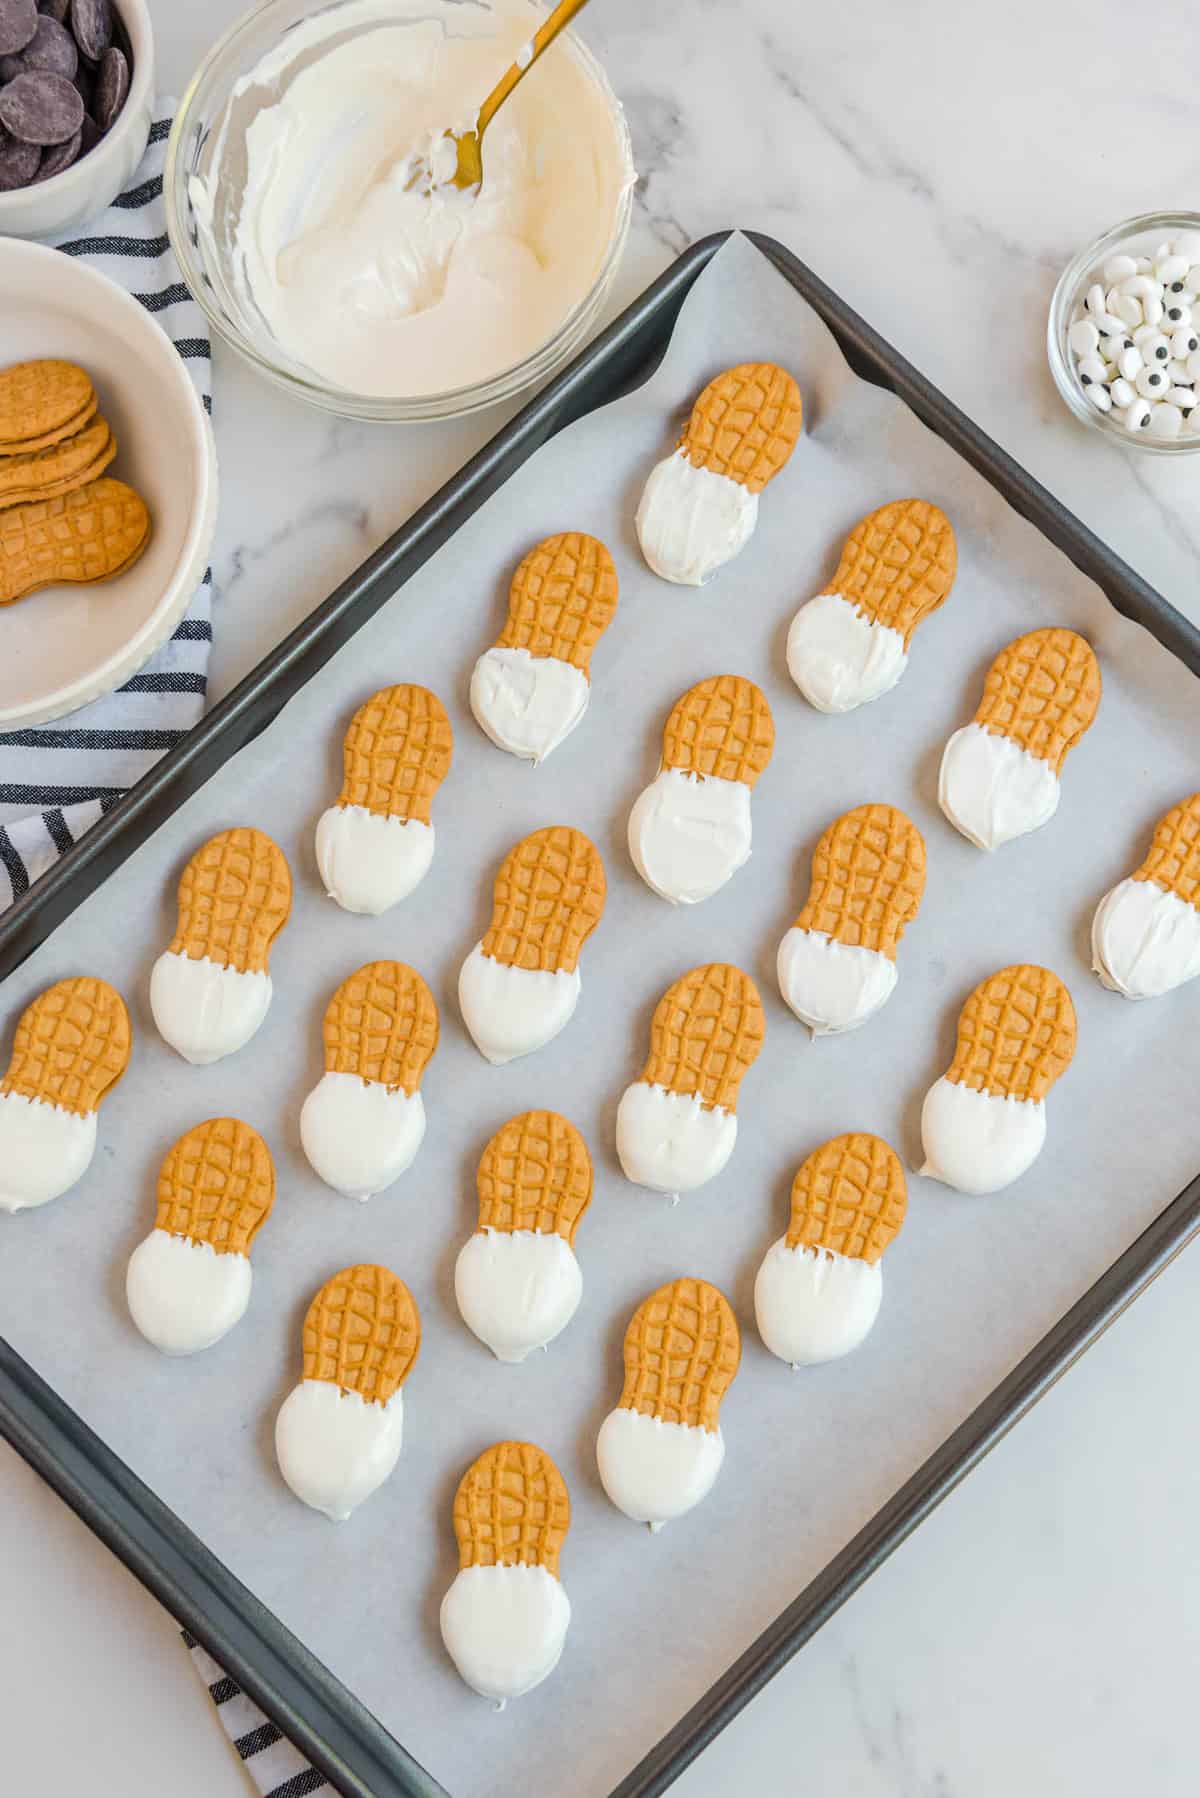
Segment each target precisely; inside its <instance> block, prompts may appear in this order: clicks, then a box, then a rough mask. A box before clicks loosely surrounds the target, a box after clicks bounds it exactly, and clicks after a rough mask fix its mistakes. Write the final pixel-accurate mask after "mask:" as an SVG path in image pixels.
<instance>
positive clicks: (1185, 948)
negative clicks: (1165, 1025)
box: [1092, 793, 1200, 999]
mask: <svg viewBox="0 0 1200 1798" xmlns="http://www.w3.org/2000/svg"><path fill="white" fill-rule="evenodd" d="M1092 966H1093V968H1094V969H1095V971H1096V973H1097V974H1099V976H1100V979H1101V981H1102V982H1103V983H1104V985H1105V986H1106V987H1108V988H1109V989H1110V990H1111V991H1112V992H1114V993H1121V994H1123V995H1124V997H1125V998H1126V999H1155V998H1157V997H1158V996H1159V995H1160V994H1161V993H1169V992H1171V991H1172V990H1173V988H1175V987H1177V986H1182V985H1183V984H1184V982H1185V981H1187V980H1194V979H1195V978H1196V975H1197V974H1200V793H1193V794H1192V796H1191V798H1190V799H1185V800H1184V801H1183V803H1182V805H1176V806H1172V808H1171V810H1170V811H1169V812H1168V813H1167V814H1166V816H1165V817H1164V818H1160V819H1159V821H1158V823H1157V825H1156V826H1155V829H1154V840H1153V842H1152V843H1151V845H1150V853H1149V854H1148V855H1147V857H1146V859H1145V861H1144V862H1143V863H1142V865H1141V867H1140V868H1135V869H1134V871H1133V873H1132V874H1131V875H1130V876H1129V877H1128V879H1127V880H1122V881H1119V882H1118V883H1117V885H1116V886H1115V887H1113V889H1112V891H1111V892H1110V893H1106V894H1105V895H1104V898H1103V899H1102V900H1101V901H1100V903H1099V905H1098V906H1097V907H1096V915H1095V917H1094V918H1093V920H1092Z"/></svg>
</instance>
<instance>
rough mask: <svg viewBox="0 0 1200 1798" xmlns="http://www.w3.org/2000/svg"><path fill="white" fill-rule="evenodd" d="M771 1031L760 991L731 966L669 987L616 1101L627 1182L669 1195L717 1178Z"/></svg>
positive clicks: (707, 969) (710, 967)
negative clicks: (638, 1065) (640, 1060)
mask: <svg viewBox="0 0 1200 1798" xmlns="http://www.w3.org/2000/svg"><path fill="white" fill-rule="evenodd" d="M765 1033H766V1020H765V1018H764V1016H763V1008H762V1000H761V999H760V998H759V996H758V988H757V987H756V986H755V984H754V982H753V981H752V980H751V978H750V976H749V974H743V973H742V970H741V969H740V968H734V967H730V965H729V964H728V963H727V962H710V963H708V964H706V965H705V966H703V967H699V968H693V969H692V970H691V972H690V973H688V974H684V975H683V976H682V977H681V978H680V979H679V980H677V981H676V982H675V983H674V985H673V986H670V987H668V988H667V991H666V992H665V993H664V994H663V996H662V998H661V999H660V1000H659V1002H658V1005H657V1006H656V1008H655V1012H654V1017H653V1019H652V1021H651V1024H650V1054H649V1056H648V1058H647V1061H646V1065H645V1067H644V1068H643V1069H642V1071H641V1073H640V1074H639V1075H638V1077H637V1079H636V1080H635V1081H634V1082H633V1084H632V1086H627V1087H626V1088H625V1092H624V1094H623V1095H622V1098H621V1103H620V1105H619V1106H618V1107H617V1154H618V1156H619V1157H620V1161H621V1166H622V1168H623V1169H624V1171H625V1176H626V1178H627V1179H629V1180H632V1181H634V1182H635V1184H636V1185H638V1186H648V1187H649V1188H650V1189H651V1191H652V1192H665V1193H669V1194H670V1195H671V1197H672V1198H678V1197H679V1195H680V1194H681V1193H685V1192H694V1191H695V1189H696V1188H697V1187H698V1186H703V1185H704V1184H705V1182H706V1181H708V1180H712V1179H715V1177H716V1176H717V1175H718V1174H719V1173H720V1172H721V1170H722V1168H723V1167H724V1166H725V1164H726V1162H727V1161H728V1160H729V1157H730V1156H731V1155H732V1154H733V1145H734V1143H735V1142H736V1141H737V1127H738V1125H737V1103H738V1093H739V1091H740V1088H741V1084H742V1079H743V1077H744V1076H745V1074H746V1071H747V1069H748V1068H750V1067H752V1066H753V1064H754V1062H755V1061H756V1060H757V1058H758V1053H759V1050H760V1049H761V1048H762V1045H763V1037H764V1035H765Z"/></svg>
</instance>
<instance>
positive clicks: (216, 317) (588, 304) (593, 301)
mask: <svg viewBox="0 0 1200 1798" xmlns="http://www.w3.org/2000/svg"><path fill="white" fill-rule="evenodd" d="M270 10H271V8H270V0H268V3H267V5H265V6H264V5H258V6H254V7H251V9H250V11H249V12H247V13H244V14H243V15H242V17H241V18H240V19H237V20H236V21H235V22H234V23H233V24H232V25H231V26H230V27H229V29H228V30H227V31H226V32H224V33H223V34H222V36H221V37H220V38H218V39H217V42H216V43H215V44H214V45H213V47H212V49H211V50H210V51H209V52H208V54H207V56H205V57H204V59H203V60H202V61H201V63H200V64H199V66H198V68H197V69H196V72H195V74H194V75H193V76H192V79H191V81H190V82H189V83H188V86H187V90H186V92H185V93H184V96H183V98H182V100H181V101H180V103H179V106H178V109H177V110H176V113H175V122H174V124H173V125H172V127H171V134H170V137H169V138H168V140H167V153H166V160H165V164H164V169H163V195H164V199H165V203H166V219H167V236H168V238H169V239H170V243H171V247H172V249H173V250H174V252H175V256H176V260H177V261H178V263H179V267H180V270H181V272H182V274H183V277H184V280H185V282H186V284H187V287H188V290H189V291H190V293H191V295H192V298H193V299H194V300H195V301H196V303H197V305H198V306H199V307H200V309H201V311H202V312H203V313H204V315H205V317H206V318H207V319H208V322H209V324H210V326H211V327H212V329H213V330H214V331H215V332H216V333H217V334H218V336H219V337H221V338H222V339H223V340H224V342H226V343H228V344H229V345H230V346H231V347H232V348H233V349H235V350H236V351H237V352H238V354H239V355H241V356H243V357H244V358H245V360H246V361H247V362H249V363H250V364H251V366H252V367H254V368H256V369H257V370H258V372H259V373H260V374H261V375H264V376H265V377H266V378H267V380H269V381H271V382H272V383H273V384H274V385H275V386H276V387H281V388H283V390H284V391H285V392H287V393H292V394H295V395H297V396H298V397H299V398H300V399H303V400H306V401H307V402H308V403H309V405H313V406H317V407H319V408H321V410H322V411H325V412H333V413H335V414H337V415H338V416H339V417H341V418H355V419H361V420H363V421H366V422H368V423H369V422H375V423H380V424H411V423H420V422H421V421H423V420H433V419H442V418H463V417H465V416H466V415H467V414H469V413H471V412H480V411H482V410H483V409H484V408H485V407H487V406H494V405H497V404H498V403H499V402H500V401H501V400H506V399H511V398H512V397H513V396H514V395H515V394H518V393H521V392H522V391H523V390H524V389H525V388H527V387H530V386H532V385H533V384H534V383H535V382H536V381H540V380H543V379H545V378H546V377H547V376H548V375H550V374H552V373H553V372H554V371H555V369H557V368H558V367H559V366H560V365H561V364H562V363H563V362H565V361H566V359H567V357H568V356H570V355H571V353H572V352H573V351H574V350H575V349H576V348H577V347H578V346H579V344H580V342H581V340H582V339H583V337H584V336H585V335H586V333H587V330H588V327H589V326H590V325H591V324H592V322H593V320H594V319H595V317H596V315H597V313H598V312H599V310H600V308H601V306H602V305H603V304H604V301H605V299H606V297H607V294H608V290H609V288H610V286H611V285H612V281H613V277H614V275H615V274H616V270H617V266H618V264H619V262H620V260H621V255H622V252H623V250H624V248H625V241H626V238H627V237H628V235H629V224H630V219H631V216H632V213H633V190H634V183H635V179H636V176H635V171H634V163H633V145H632V140H631V138H630V134H629V122H628V120H627V119H626V117H625V111H624V108H623V107H622V105H621V102H620V100H619V98H618V96H617V94H616V92H615V90H614V89H613V86H612V84H611V82H610V81H609V79H608V76H607V74H606V73H605V71H604V68H603V67H602V65H601V64H600V62H599V61H598V59H597V58H596V57H595V56H594V55H593V53H592V51H591V50H589V49H588V47H587V45H586V44H585V43H584V42H583V39H582V38H580V37H579V36H578V35H577V34H576V33H575V32H574V31H572V30H570V29H568V30H567V31H565V32H564V33H563V37H564V39H565V40H566V42H567V43H568V45H569V48H570V51H571V53H572V54H574V55H575V56H576V57H578V59H579V61H580V62H581V63H582V64H583V66H584V68H585V69H586V70H587V72H588V73H589V74H590V75H591V77H592V78H593V80H595V81H596V83H597V84H598V86H599V88H600V90H601V92H602V93H603V94H604V95H605V96H606V97H607V99H608V101H609V103H610V107H611V111H612V115H613V120H614V123H615V125H616V127H617V130H618V132H619V134H620V139H621V146H622V149H623V151H624V154H625V160H626V163H627V166H628V169H629V181H628V183H627V184H626V186H625V189H624V191H623V192H622V194H621V198H620V203H619V205H618V208H617V215H616V218H615V219H614V221H613V230H612V235H611V237H610V238H609V243H608V248H607V250H606V251H605V255H604V261H603V262H602V263H601V265H600V270H599V272H598V274H597V276H596V279H595V281H594V282H593V284H592V287H591V288H590V290H589V291H588V292H587V293H586V294H585V295H584V297H583V299H582V300H580V301H579V303H578V305H577V306H575V307H574V308H573V309H572V310H571V311H570V312H569V313H568V314H567V316H566V318H565V319H563V321H562V323H561V324H560V325H559V327H558V329H557V330H556V331H555V332H554V333H553V335H552V336H550V337H548V338H547V339H546V341H545V343H543V344H541V345H540V346H539V348H538V349H536V350H535V351H533V353H532V354H531V355H530V356H527V357H526V358H525V360H524V361H523V362H517V363H514V364H513V365H512V366H511V367H510V368H506V369H501V370H500V371H499V372H498V373H497V374H495V375H489V376H488V378H487V380H486V381H478V382H475V383H473V384H471V385H468V386H466V387H454V388H449V389H447V390H446V391H445V392H442V393H425V394H417V395H410V396H404V395H389V396H388V397H387V398H379V397H377V396H374V395H370V394H361V393H354V392H352V391H350V390H349V389H347V388H342V387H335V386H333V385H332V384H331V383H328V382H324V381H322V380H321V379H320V378H319V377H318V376H313V377H312V378H311V379H306V378H305V377H304V376H303V375H300V374H295V373H293V372H292V371H291V370H290V369H287V368H283V367H281V366H280V365H279V364H278V363H276V362H273V361H271V360H270V358H269V357H267V356H265V355H264V354H263V353H262V351H261V350H260V349H259V348H258V347H257V346H256V345H255V344H254V343H253V342H252V341H251V340H250V338H248V337H247V336H246V334H245V333H244V332H243V331H242V330H240V329H239V328H238V326H237V325H236V324H234V323H233V321H232V320H231V319H229V318H227V317H226V315H225V313H224V312H223V311H222V310H221V308H220V307H219V306H218V305H217V304H216V303H215V302H214V301H213V300H212V298H211V297H210V293H209V290H208V284H207V282H206V281H205V280H203V279H202V278H198V274H197V270H196V265H195V261H194V258H193V255H192V246H191V239H190V235H189V232H188V226H187V222H186V213H185V208H186V176H185V175H184V174H183V170H182V166H181V156H182V149H183V145H184V143H185V141H186V138H187V135H188V132H189V130H190V128H191V116H192V109H193V107H194V106H195V104H196V101H197V97H198V95H199V93H200V90H201V88H202V87H203V86H204V85H205V83H206V82H207V81H208V79H209V78H210V76H212V74H213V73H214V71H215V70H216V69H217V68H218V67H219V66H220V65H222V64H223V63H225V61H226V60H227V59H228V58H230V57H231V56H232V55H233V53H234V52H235V50H236V47H237V44H238V41H239V39H240V38H241V37H242V35H243V33H244V32H246V31H248V30H249V29H250V28H251V27H261V26H262V23H263V14H264V12H268V11H270ZM317 10H324V9H323V8H318V9H317ZM242 72H244V71H240V70H239V74H240V73H242Z"/></svg>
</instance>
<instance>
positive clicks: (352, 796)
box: [317, 686, 454, 917]
mask: <svg viewBox="0 0 1200 1798" xmlns="http://www.w3.org/2000/svg"><path fill="white" fill-rule="evenodd" d="M453 750H454V733H453V731H452V730H451V728H450V720H449V718H447V716H446V709H445V707H444V706H443V704H442V702H441V700H440V699H439V698H438V697H437V695H436V693H431V692H430V691H429V690H428V688H427V687H413V686H399V687H384V688H382V689H381V691H380V692H378V693H374V694H372V696H371V698H370V699H368V700H366V701H365V702H364V703H363V704H362V705H360V706H359V708H358V710H357V712H355V714H354V717H353V718H352V719H351V721H350V728H349V730H348V731H347V732H346V740H345V744H344V747H343V751H342V755H343V767H344V773H343V780H342V790H341V792H340V793H339V794H338V796H337V800H336V802H335V803H334V804H333V805H331V806H330V807H329V809H328V810H327V811H324V812H322V814H321V817H320V819H319V821H318V823H317V867H318V868H319V869H320V873H321V879H322V881H323V883H324V886H325V891H326V892H327V893H328V894H329V897H330V898H331V899H336V900H337V902H338V904H339V905H340V906H341V907H342V908H343V909H344V910H345V911H352V912H366V913H367V914H368V915H369V916H371V917H378V916H379V914H380V913H381V912H385V911H387V909H388V907H389V906H392V905H396V904H398V902H399V901H400V900H401V899H407V897H408V895H409V894H410V893H411V892H412V891H413V890H414V888H416V887H417V886H419V884H420V883H421V881H422V880H424V878H425V876H426V874H427V873H428V872H429V867H430V863H431V862H432V861H433V850H434V833H433V820H432V817H431V816H430V806H431V804H432V802H433V798H434V795H435V794H436V792H437V790H438V788H439V787H440V786H441V784H442V782H443V781H444V780H445V778H446V775H447V774H448V772H449V770H450V760H451V756H452V754H453Z"/></svg>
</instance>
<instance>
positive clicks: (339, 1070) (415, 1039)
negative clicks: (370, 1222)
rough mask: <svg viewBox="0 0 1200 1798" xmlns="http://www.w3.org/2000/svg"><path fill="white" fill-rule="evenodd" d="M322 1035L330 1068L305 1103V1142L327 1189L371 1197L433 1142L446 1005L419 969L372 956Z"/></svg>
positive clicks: (336, 1003)
mask: <svg viewBox="0 0 1200 1798" xmlns="http://www.w3.org/2000/svg"><path fill="white" fill-rule="evenodd" d="M322 1036H323V1039H324V1045H325V1072H324V1074H323V1075H322V1076H321V1078H320V1080H319V1081H318V1082H317V1084H316V1086H314V1087H313V1090H312V1091H311V1092H310V1093H309V1095H308V1097H307V1099H306V1100H305V1101H304V1106H303V1109H302V1111H301V1113H300V1141H301V1143H302V1144H303V1146H304V1153H305V1154H306V1155H307V1156H308V1159H309V1162H310V1163H311V1165H312V1168H313V1171H314V1173H316V1174H318V1175H319V1176H320V1178H321V1179H322V1180H324V1182H325V1184H326V1186H332V1187H333V1189H334V1191H335V1192H340V1193H344V1194H345V1196H346V1197H347V1198H349V1199H369V1198H370V1197H371V1196H372V1194H374V1193H377V1192H382V1191H383V1190H384V1188H385V1187H388V1186H390V1185H391V1184H392V1182H393V1181H394V1180H398V1179H399V1178H400V1176H401V1174H403V1173H405V1172H406V1170H407V1169H408V1168H409V1167H411V1166H412V1163H413V1160H414V1159H415V1157H416V1153H417V1150H418V1149H419V1148H420V1146H421V1144H422V1142H423V1141H424V1138H425V1102H424V1100H423V1099H422V1097H421V1077H422V1075H423V1074H424V1072H425V1069H426V1067H427V1066H428V1065H429V1061H430V1058H431V1056H432V1055H433V1053H434V1051H435V1049H436V1048H437V1045H438V1009H437V1004H436V1002H435V1000H434V997H433V994H432V993H431V992H430V990H429V988H428V986H427V985H426V984H425V982H424V981H423V980H422V978H421V976H420V975H419V974H418V973H417V971H416V969H415V968H410V967H408V966H407V965H406V964H405V963H404V962H401V961H371V962H368V963H367V964H366V966H365V967H362V968H359V969H358V971H357V973H355V974H351V975H350V977H349V979H347V980H343V982H342V984H341V986H339V987H338V989H337V991H336V993H334V995H333V998H332V999H331V1000H330V1001H329V1005H328V1007H327V1009H326V1012H325V1018H324V1022H323V1024H322Z"/></svg>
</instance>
